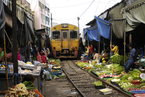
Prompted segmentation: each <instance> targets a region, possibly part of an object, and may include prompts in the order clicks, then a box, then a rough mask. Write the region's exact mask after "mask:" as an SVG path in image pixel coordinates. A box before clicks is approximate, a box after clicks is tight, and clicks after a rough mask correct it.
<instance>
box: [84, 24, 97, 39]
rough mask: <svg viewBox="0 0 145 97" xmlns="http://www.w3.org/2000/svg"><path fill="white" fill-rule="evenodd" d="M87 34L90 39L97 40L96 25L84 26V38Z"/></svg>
mask: <svg viewBox="0 0 145 97" xmlns="http://www.w3.org/2000/svg"><path fill="white" fill-rule="evenodd" d="M87 35H88V37H89V40H90V41H93V40H95V41H99V31H98V29H97V26H94V27H90V28H86V29H85V32H84V38H85V39H86V40H87Z"/></svg>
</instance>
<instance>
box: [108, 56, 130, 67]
mask: <svg viewBox="0 0 145 97" xmlns="http://www.w3.org/2000/svg"><path fill="white" fill-rule="evenodd" d="M128 59H129V57H128V56H125V63H126V62H127V60H128ZM111 61H112V62H113V63H115V64H120V65H123V64H124V56H122V55H118V54H117V55H113V56H111Z"/></svg>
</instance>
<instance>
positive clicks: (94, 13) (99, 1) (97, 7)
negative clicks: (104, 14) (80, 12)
mask: <svg viewBox="0 0 145 97" xmlns="http://www.w3.org/2000/svg"><path fill="white" fill-rule="evenodd" d="M99 2H100V0H99ZM99 2H98V5H97V8H96V10H95V13H94V15H95V14H96V12H97V9H98V6H99Z"/></svg>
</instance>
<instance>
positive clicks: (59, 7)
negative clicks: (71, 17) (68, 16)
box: [51, 2, 90, 8]
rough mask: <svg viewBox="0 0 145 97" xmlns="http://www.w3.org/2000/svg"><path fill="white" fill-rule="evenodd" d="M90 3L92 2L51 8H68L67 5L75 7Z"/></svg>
mask: <svg viewBox="0 0 145 97" xmlns="http://www.w3.org/2000/svg"><path fill="white" fill-rule="evenodd" d="M88 3H90V2H86V3H82V4H77V5H70V6H60V7H51V8H66V7H75V6H81V5H85V4H88Z"/></svg>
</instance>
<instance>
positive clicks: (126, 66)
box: [124, 44, 136, 73]
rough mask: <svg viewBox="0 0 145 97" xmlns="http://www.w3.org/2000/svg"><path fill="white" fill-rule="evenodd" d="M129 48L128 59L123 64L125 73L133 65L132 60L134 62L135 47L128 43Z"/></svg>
mask: <svg viewBox="0 0 145 97" xmlns="http://www.w3.org/2000/svg"><path fill="white" fill-rule="evenodd" d="M129 49H130V50H131V51H130V56H129V60H128V61H127V62H126V64H125V65H124V67H125V72H126V73H128V71H129V70H130V68H131V67H133V66H134V62H136V49H135V48H134V47H133V45H132V44H129Z"/></svg>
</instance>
